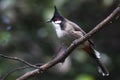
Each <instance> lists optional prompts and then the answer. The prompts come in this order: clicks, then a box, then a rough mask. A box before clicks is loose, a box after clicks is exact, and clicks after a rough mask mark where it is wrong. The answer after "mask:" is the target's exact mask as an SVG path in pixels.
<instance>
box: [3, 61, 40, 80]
mask: <svg viewBox="0 0 120 80" xmlns="http://www.w3.org/2000/svg"><path fill="white" fill-rule="evenodd" d="M35 65H36V66H41V65H42V64H41V63H38V64H35ZM26 68H31V66H23V67H18V68H16V69H13V70H11V71H9V72H7V73H6V74H5V75H4V76H3V77H2V78H1V80H7V77H8V76H9V75H11V74H12V73H14V72H15V71H19V70H24V69H26Z"/></svg>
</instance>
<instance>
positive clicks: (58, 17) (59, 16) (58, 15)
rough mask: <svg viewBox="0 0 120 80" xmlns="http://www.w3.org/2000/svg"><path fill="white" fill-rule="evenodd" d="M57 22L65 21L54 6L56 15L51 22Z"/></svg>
mask: <svg viewBox="0 0 120 80" xmlns="http://www.w3.org/2000/svg"><path fill="white" fill-rule="evenodd" d="M57 20H61V21H63V17H62V16H61V15H60V13H59V12H58V10H57V8H56V6H54V15H53V17H52V18H51V19H50V21H49V22H51V21H57Z"/></svg>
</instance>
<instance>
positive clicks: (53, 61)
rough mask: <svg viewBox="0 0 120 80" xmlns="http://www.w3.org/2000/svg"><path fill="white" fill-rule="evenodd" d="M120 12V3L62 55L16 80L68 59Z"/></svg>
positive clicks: (21, 79) (24, 79)
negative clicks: (79, 46)
mask: <svg viewBox="0 0 120 80" xmlns="http://www.w3.org/2000/svg"><path fill="white" fill-rule="evenodd" d="M118 13H120V4H119V6H118V7H117V8H116V9H115V10H114V11H113V12H112V13H111V14H110V15H109V16H108V17H107V18H105V19H104V20H103V21H101V22H100V23H99V24H98V25H97V26H95V28H93V29H92V30H91V31H90V32H89V33H87V34H86V35H85V36H84V37H82V38H80V39H77V40H75V41H74V42H73V43H72V44H71V45H70V46H69V47H68V48H67V49H66V51H64V52H62V55H59V56H57V57H55V58H54V59H53V60H51V61H49V62H48V63H46V64H44V65H42V66H40V69H35V70H33V71H30V72H27V73H25V74H24V75H22V76H21V77H19V78H18V79H16V80H26V79H27V78H29V77H31V76H34V75H36V74H38V73H39V72H41V71H45V70H47V69H49V68H51V67H52V66H54V65H56V64H57V63H59V62H61V61H62V60H64V59H66V57H67V56H69V55H70V54H71V52H72V51H73V50H74V49H75V48H77V47H78V45H80V44H81V43H83V42H84V41H86V40H88V39H89V38H90V37H92V36H93V35H94V34H95V33H96V32H98V31H99V30H100V29H101V28H103V27H104V26H105V25H106V24H107V23H110V21H112V19H113V18H114V17H115V16H116V15H117V14H118Z"/></svg>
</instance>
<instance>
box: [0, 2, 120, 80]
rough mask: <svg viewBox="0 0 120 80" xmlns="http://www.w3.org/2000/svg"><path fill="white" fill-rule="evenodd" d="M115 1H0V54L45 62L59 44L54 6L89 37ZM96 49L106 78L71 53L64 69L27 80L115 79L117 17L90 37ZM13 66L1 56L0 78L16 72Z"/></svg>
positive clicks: (119, 62) (119, 78)
mask: <svg viewBox="0 0 120 80" xmlns="http://www.w3.org/2000/svg"><path fill="white" fill-rule="evenodd" d="M118 4H119V0H0V6H1V7H0V53H1V54H4V55H8V56H13V57H15V56H16V57H19V58H22V59H24V60H26V61H28V62H30V63H32V64H37V63H46V62H48V61H49V60H51V59H52V58H53V56H54V54H55V52H56V51H57V49H58V46H57V44H58V40H57V38H56V35H55V32H54V31H53V28H52V27H51V24H48V23H46V21H47V20H48V19H50V18H51V17H52V16H53V12H54V5H56V6H57V8H58V10H59V12H60V13H61V14H62V15H64V16H65V17H66V18H68V19H70V20H71V21H73V22H75V23H77V24H78V25H80V26H81V27H82V28H83V29H84V30H85V31H86V32H89V31H90V30H91V29H92V28H94V27H95V25H97V24H98V23H99V22H100V21H102V20H103V19H104V18H106V17H107V16H108V15H109V14H110V13H111V12H112V11H113V10H114V9H115V8H116V7H117V5H118ZM92 39H93V41H94V43H95V44H96V49H97V50H98V51H99V52H101V53H102V59H101V60H102V62H103V63H104V64H105V65H107V67H108V70H109V72H110V76H109V77H103V76H101V74H99V73H98V71H97V69H96V66H95V65H94V64H93V63H92V61H91V59H90V58H89V57H88V56H87V55H86V54H83V53H84V52H83V51H81V53H80V52H76V53H75V54H72V57H71V58H70V59H69V60H66V62H65V63H64V64H63V65H64V67H63V66H61V65H62V64H60V65H57V66H55V67H52V68H51V69H49V70H48V71H45V72H44V73H43V74H39V75H36V76H34V77H32V78H30V79H28V80H120V17H116V19H114V20H113V21H112V22H111V23H109V24H108V25H106V26H105V27H104V28H103V29H102V30H101V31H99V32H98V33H97V34H95V35H94V36H93V37H92ZM21 66H25V64H23V63H20V62H18V61H13V60H7V59H5V58H2V57H0V77H3V76H4V75H5V74H6V73H8V72H9V71H11V70H12V69H15V68H17V67H21ZM30 70H32V68H28V69H24V70H19V71H16V72H14V73H11V75H9V77H8V78H7V79H6V80H15V79H16V78H17V77H19V76H20V75H22V74H24V73H25V72H28V71H30Z"/></svg>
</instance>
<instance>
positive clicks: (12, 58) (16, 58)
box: [0, 54, 39, 69]
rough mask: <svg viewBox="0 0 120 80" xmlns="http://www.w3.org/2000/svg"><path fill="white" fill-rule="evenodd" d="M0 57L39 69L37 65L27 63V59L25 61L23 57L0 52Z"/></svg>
mask: <svg viewBox="0 0 120 80" xmlns="http://www.w3.org/2000/svg"><path fill="white" fill-rule="evenodd" d="M0 57H2V58H5V59H10V60H16V61H19V62H22V63H24V64H26V65H28V66H30V67H33V68H37V69H39V67H37V66H35V65H32V64H30V63H28V62H27V61H25V60H23V59H20V58H18V57H10V56H6V55H3V54H0Z"/></svg>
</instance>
